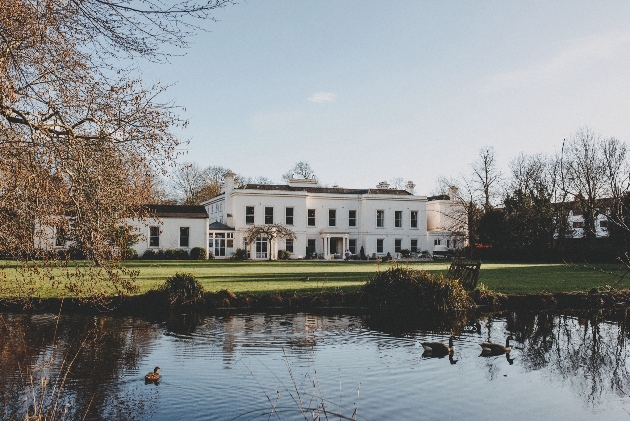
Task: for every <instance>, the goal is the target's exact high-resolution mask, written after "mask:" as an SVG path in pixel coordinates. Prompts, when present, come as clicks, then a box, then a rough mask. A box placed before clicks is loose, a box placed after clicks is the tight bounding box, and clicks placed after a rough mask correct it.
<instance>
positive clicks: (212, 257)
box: [208, 251, 214, 260]
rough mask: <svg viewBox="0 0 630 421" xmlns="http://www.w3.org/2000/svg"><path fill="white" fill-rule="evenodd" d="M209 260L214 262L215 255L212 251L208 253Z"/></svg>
mask: <svg viewBox="0 0 630 421" xmlns="http://www.w3.org/2000/svg"><path fill="white" fill-rule="evenodd" d="M208 260H214V253H213V252H211V251H208Z"/></svg>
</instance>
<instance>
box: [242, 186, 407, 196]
mask: <svg viewBox="0 0 630 421" xmlns="http://www.w3.org/2000/svg"><path fill="white" fill-rule="evenodd" d="M236 190H276V191H295V192H300V191H305V192H307V193H331V194H389V195H398V196H412V194H411V193H409V192H408V191H406V190H397V189H344V188H341V187H292V186H289V185H286V184H245V185H244V186H241V187H239V188H237V189H236Z"/></svg>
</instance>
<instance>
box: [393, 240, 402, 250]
mask: <svg viewBox="0 0 630 421" xmlns="http://www.w3.org/2000/svg"><path fill="white" fill-rule="evenodd" d="M400 249H402V240H401V239H400V238H397V239H395V240H394V251H395V252H396V253H400Z"/></svg>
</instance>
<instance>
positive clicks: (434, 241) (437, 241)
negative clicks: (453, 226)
mask: <svg viewBox="0 0 630 421" xmlns="http://www.w3.org/2000/svg"><path fill="white" fill-rule="evenodd" d="M433 245H434V246H439V245H440V239H439V238H436V239H435V240H433Z"/></svg>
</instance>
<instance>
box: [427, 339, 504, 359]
mask: <svg viewBox="0 0 630 421" xmlns="http://www.w3.org/2000/svg"><path fill="white" fill-rule="evenodd" d="M454 339H455V337H454V336H451V337H450V338H449V339H448V345H446V344H444V343H442V342H422V348H424V351H425V352H426V353H427V354H430V355H431V356H446V355H453V354H454V353H455V347H454V346H453V340H454ZM513 340H514V338H513V337H512V336H511V335H510V336H508V337H507V339H506V340H505V345H501V344H496V343H492V342H483V343H480V344H479V346H481V355H501V354H509V353H510V351H512V348H511V347H510V341H513Z"/></svg>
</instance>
